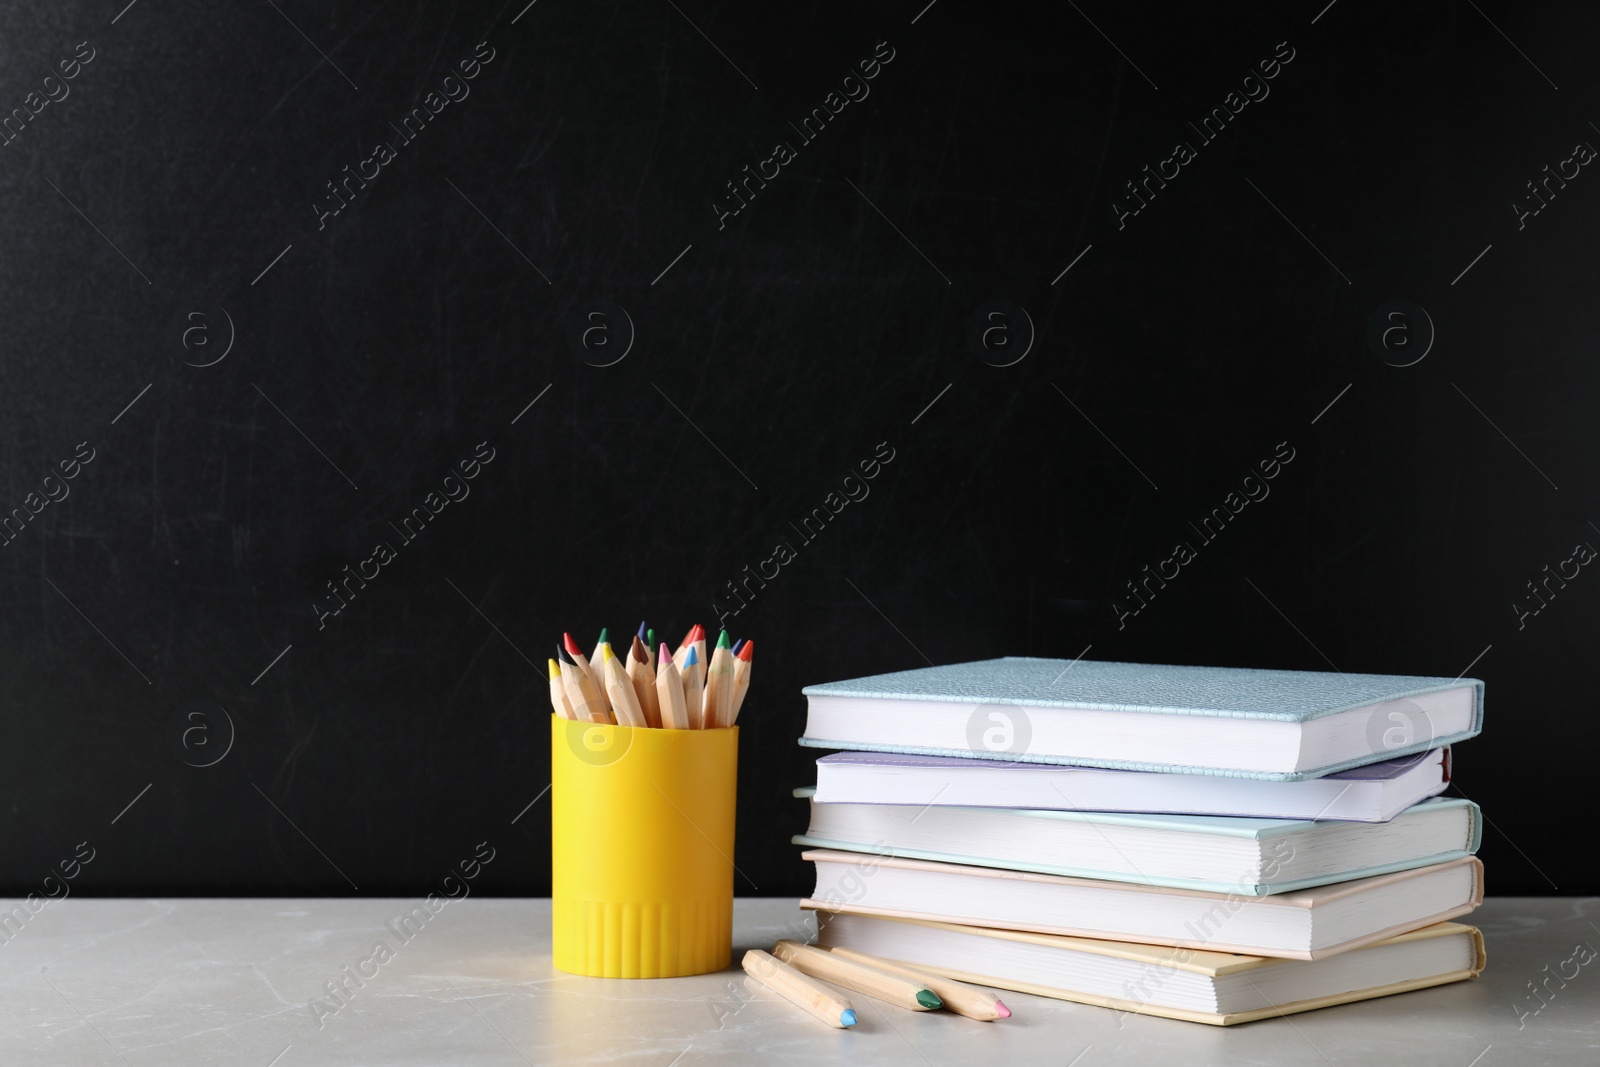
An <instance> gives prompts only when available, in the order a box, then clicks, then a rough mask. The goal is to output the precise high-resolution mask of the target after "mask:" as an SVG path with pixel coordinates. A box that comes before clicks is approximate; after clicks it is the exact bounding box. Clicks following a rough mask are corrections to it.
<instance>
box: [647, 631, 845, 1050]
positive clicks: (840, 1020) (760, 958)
mask: <svg viewBox="0 0 1600 1067" xmlns="http://www.w3.org/2000/svg"><path fill="white" fill-rule="evenodd" d="M663 647H665V646H663ZM744 970H745V973H746V974H748V975H749V976H750V977H751V978H754V979H755V980H756V981H758V982H760V983H761V984H762V985H764V986H766V987H767V988H768V989H770V990H772V991H773V992H774V993H776V994H778V995H779V996H780V997H782V998H783V999H784V1000H787V1001H789V1002H790V1003H791V1004H794V1005H796V1006H797V1007H800V1008H803V1009H804V1010H806V1011H807V1012H809V1013H811V1014H812V1015H815V1016H816V1017H817V1018H819V1019H821V1020H822V1021H823V1022H825V1023H827V1024H828V1025H829V1026H835V1027H838V1028H839V1029H841V1030H843V1029H847V1028H848V1027H851V1026H854V1025H855V1024H856V1013H855V1010H854V1009H853V1008H851V1007H850V1002H849V1001H848V1000H846V999H844V998H843V997H841V996H840V995H839V994H837V993H835V992H834V991H833V990H831V989H829V988H828V987H827V986H825V985H823V984H822V983H821V982H819V981H817V980H816V979H815V978H808V977H806V976H805V975H804V974H801V973H800V972H799V971H797V970H795V969H794V968H793V967H791V966H789V965H788V964H786V963H784V962H783V961H782V960H780V959H777V958H776V957H774V956H772V955H771V954H770V953H766V952H762V951H761V950H760V949H758V948H753V949H751V950H750V951H749V952H746V953H745V954H744Z"/></svg>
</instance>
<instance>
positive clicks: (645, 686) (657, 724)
mask: <svg viewBox="0 0 1600 1067" xmlns="http://www.w3.org/2000/svg"><path fill="white" fill-rule="evenodd" d="M628 681H630V682H632V683H633V695H634V696H635V697H636V698H638V701H639V710H640V711H643V712H644V721H645V723H646V724H647V725H649V726H652V727H654V728H655V729H658V730H659V729H660V728H661V700H660V698H659V697H658V696H657V694H656V672H655V671H653V670H651V669H650V653H648V652H646V651H645V648H644V642H643V641H640V640H639V638H638V637H637V636H636V637H634V639H633V647H632V648H630V649H629V650H628Z"/></svg>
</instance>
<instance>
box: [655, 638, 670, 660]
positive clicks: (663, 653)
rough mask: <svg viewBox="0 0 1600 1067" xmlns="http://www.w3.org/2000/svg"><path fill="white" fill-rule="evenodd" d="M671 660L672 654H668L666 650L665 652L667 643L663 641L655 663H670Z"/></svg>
mask: <svg viewBox="0 0 1600 1067" xmlns="http://www.w3.org/2000/svg"><path fill="white" fill-rule="evenodd" d="M671 662H672V656H671V655H670V654H668V652H667V643H666V642H665V641H663V642H661V655H660V656H658V657H657V658H656V663H657V664H662V663H671Z"/></svg>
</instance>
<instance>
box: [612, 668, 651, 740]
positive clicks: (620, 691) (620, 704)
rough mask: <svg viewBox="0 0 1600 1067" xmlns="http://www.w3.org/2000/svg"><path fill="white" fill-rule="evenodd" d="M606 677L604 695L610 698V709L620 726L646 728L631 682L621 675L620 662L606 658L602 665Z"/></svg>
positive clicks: (642, 711) (624, 675)
mask: <svg viewBox="0 0 1600 1067" xmlns="http://www.w3.org/2000/svg"><path fill="white" fill-rule="evenodd" d="M602 666H603V668H604V670H605V677H606V693H607V694H608V695H609V696H610V697H611V707H612V710H613V712H614V713H615V714H616V716H617V723H618V724H619V725H622V726H648V725H650V724H649V722H648V721H647V720H646V719H645V717H644V710H643V709H642V708H640V707H639V698H638V697H637V696H636V695H635V694H634V691H633V682H632V681H630V680H629V679H628V676H627V675H626V674H624V673H623V670H622V661H621V660H619V659H618V658H617V657H616V656H608V657H606V659H605V661H604V662H603V664H602Z"/></svg>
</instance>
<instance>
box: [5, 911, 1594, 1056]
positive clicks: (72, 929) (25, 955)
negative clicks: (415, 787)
mask: <svg viewBox="0 0 1600 1067" xmlns="http://www.w3.org/2000/svg"><path fill="white" fill-rule="evenodd" d="M0 906H3V907H5V908H10V907H12V906H13V905H12V904H10V903H7V904H5V905H0ZM414 909H415V910H416V913H417V914H418V915H420V916H422V918H421V919H417V920H413V923H412V926H411V927H409V928H407V930H406V931H405V932H406V933H407V935H408V939H403V938H402V937H400V936H399V935H397V934H396V932H395V929H394V928H393V927H392V926H391V923H392V922H393V920H395V919H396V918H397V917H399V916H402V915H407V914H411V913H412V912H413V910H414ZM17 914H18V913H16V912H13V913H11V918H9V919H5V920H4V921H5V925H4V926H3V927H0V938H4V939H5V940H4V943H3V944H0V1063H4V1064H7V1065H10V1064H29V1065H39V1067H47V1065H56V1064H60V1065H71V1067H92V1065H98V1064H106V1065H128V1067H144V1065H146V1064H149V1065H152V1067H153V1065H157V1064H160V1065H162V1067H183V1065H187V1064H205V1065H207V1067H211V1065H216V1064H230V1065H233V1064H237V1065H244V1067H306V1065H312V1064H341V1065H350V1064H374V1065H382V1067H410V1065H427V1067H438V1065H442V1064H452V1065H455V1064H497V1065H498V1064H505V1065H517V1064H546V1063H559V1064H563V1065H565V1064H580V1063H604V1064H639V1065H650V1067H690V1065H693V1064H720V1063H726V1064H750V1063H756V1062H759V1063H760V1064H761V1065H762V1067H774V1065H777V1064H787V1063H807V1064H809V1063H818V1062H821V1061H823V1060H824V1059H844V1060H846V1061H847V1062H857V1063H871V1064H873V1065H875V1067H876V1065H878V1064H902V1063H903V1064H917V1065H924V1067H926V1065H944V1064H951V1065H955V1064H972V1063H991V1064H993V1063H1000V1062H1010V1063H1018V1064H1024V1063H1025V1064H1034V1063H1044V1064H1056V1065H1058V1067H1068V1065H1074V1067H1100V1065H1102V1064H1145V1065H1148V1064H1151V1063H1160V1062H1168V1063H1172V1064H1177V1063H1182V1064H1185V1065H1186V1067H1187V1065H1191V1064H1204V1063H1224V1062H1226V1063H1228V1064H1230V1065H1242V1064H1273V1065H1278V1064H1298V1063H1305V1064H1361V1065H1363V1067H1370V1065H1372V1064H1379V1063H1405V1064H1408V1065H1411V1064H1443V1065H1448V1067H1499V1065H1504V1064H1542V1063H1565V1064H1594V1063H1600V963H1597V962H1589V963H1586V964H1584V965H1582V966H1580V965H1579V964H1577V963H1575V962H1569V961H1572V960H1575V959H1578V960H1582V959H1589V958H1592V957H1593V955H1594V952H1593V949H1594V948H1600V898H1549V899H1518V898H1499V899H1495V898H1491V899H1490V900H1488V901H1487V902H1486V903H1485V904H1484V905H1483V907H1482V908H1481V909H1479V910H1478V911H1477V912H1476V913H1475V914H1474V916H1473V917H1472V918H1471V920H1470V921H1472V922H1475V923H1476V924H1477V925H1479V926H1480V927H1482V929H1483V931H1484V935H1485V937H1486V939H1487V942H1488V952H1489V966H1488V970H1487V971H1486V972H1485V973H1484V975H1483V976H1482V977H1481V978H1479V979H1477V980H1476V981H1472V982H1462V983H1457V984H1455V985H1451V986H1444V987H1440V988H1436V989H1426V990H1421V991H1418V992H1414V993H1406V994H1402V995H1400V996H1394V997H1386V998H1383V999H1380V1000H1375V1001H1367V1002H1365V1003H1360V1004H1350V1005H1344V1006H1342V1007H1336V1008H1328V1009H1324V1010H1322V1011H1316V1012H1308V1013H1305V1014H1302V1015H1294V1016H1290V1017H1287V1018H1281V1019H1271V1020H1266V1021H1262V1022H1257V1023H1249V1024H1246V1025H1244V1026H1238V1027H1230V1028H1226V1029H1224V1028H1221V1027H1213V1026H1203V1025H1199V1024H1194V1023H1182V1022H1173V1021H1171V1020H1167V1019H1156V1018H1147V1017H1144V1016H1138V1015H1121V1014H1119V1013H1117V1012H1113V1011H1108V1010H1106V1009H1103V1008H1094V1007H1088V1006H1085V1005H1079V1004H1069V1003H1065V1002H1062V1001H1054V1000H1047V999H1043V998H1038V997H1031V996H1027V995H1026V994H1021V993H1007V994H1006V995H1005V999H1006V1002H1007V1003H1008V1004H1009V1005H1010V1006H1011V1007H1012V1009H1013V1011H1014V1012H1015V1014H1014V1015H1013V1017H1012V1018H1010V1019H1007V1020H1003V1021H1001V1022H996V1023H979V1022H973V1021H971V1020H968V1019H962V1018H959V1017H957V1016H953V1015H949V1014H946V1013H944V1012H908V1011H901V1010H899V1009H895V1008H889V1007H887V1006H884V1005H882V1004H879V1003H878V1002H876V1001H871V1000H867V999H866V998H864V997H855V998H854V1003H855V1005H856V1009H857V1011H858V1013H859V1014H860V1017H861V1022H860V1023H859V1025H857V1026H856V1027H855V1028H854V1029H852V1030H835V1029H830V1028H828V1027H826V1026H823V1025H822V1024H821V1023H818V1022H817V1021H816V1020H814V1019H812V1018H811V1017H810V1016H807V1015H805V1014H803V1013H802V1012H800V1011H799V1010H798V1009H796V1008H794V1007H793V1006H791V1005H790V1004H788V1003H787V1002H786V1001H783V1000H780V999H778V998H777V997H775V996H774V995H773V994H771V993H769V992H768V991H766V990H765V989H763V988H761V987H758V986H756V985H755V984H754V983H749V984H747V980H746V979H745V977H744V975H743V973H742V972H740V971H737V970H732V969H730V970H727V971H723V972H721V973H718V974H709V975H702V976H699V977H696V978H676V979H665V980H660V979H658V980H654V981H620V980H606V979H595V978H577V977H573V976H571V975H565V974H562V973H560V972H559V971H556V970H555V969H554V968H552V967H551V965H550V904H549V901H547V900H512V899H485V898H467V899H463V900H459V901H452V902H449V903H448V904H447V905H445V906H444V907H442V908H441V909H440V910H439V911H438V912H437V914H430V913H429V912H428V911H427V910H426V909H424V908H422V907H421V901H418V900H400V899H377V898H367V899H346V900H340V899H315V900H295V899H269V900H205V899H199V900H87V899H67V900H61V901H54V902H51V903H49V904H47V905H45V906H44V907H43V908H42V909H40V910H39V911H38V912H37V913H36V914H32V915H29V914H28V913H27V911H26V909H24V910H23V912H22V913H21V914H22V915H23V916H24V918H22V919H21V920H19V919H18V918H17ZM0 919H4V916H3V915H0ZM1463 921H1467V920H1463ZM810 926H811V924H810V921H809V917H808V916H807V915H806V913H803V912H801V911H800V910H799V909H798V908H797V907H796V906H795V902H794V901H793V900H772V899H767V900H762V899H747V900H740V901H738V902H737V903H736V905H735V909H734V945H735V956H734V958H735V961H737V959H738V958H739V955H740V954H742V952H743V950H744V949H745V948H751V947H770V946H771V944H772V943H773V941H775V940H777V939H778V938H780V937H795V936H797V935H803V934H804V933H805V932H806V931H807V930H808V929H809V928H810ZM379 942H384V943H386V945H387V946H388V950H387V952H386V953H384V954H379V953H375V947H376V945H377V944H378V943H379ZM1578 946H1589V947H1588V948H1587V949H1586V950H1585V951H1584V952H1583V953H1582V954H1580V955H1576V956H1575V954H1574V949H1575V947H1578ZM1575 967H1577V968H1578V971H1577V974H1576V975H1575V976H1572V977H1569V978H1567V979H1565V980H1563V978H1561V977H1560V975H1559V972H1564V973H1565V974H1567V975H1569V976H1571V975H1572V973H1573V969H1574V968H1575ZM346 968H348V970H346ZM363 976H365V977H363ZM340 981H343V982H344V987H345V989H346V990H347V991H348V992H347V993H345V994H341V998H342V999H341V1000H335V999H333V998H332V997H331V996H330V995H329V993H328V988H327V987H328V984H329V983H338V982H340ZM1540 982H1543V983H1544V984H1543V986H1542V987H1541V988H1542V990H1543V993H1542V999H1536V998H1535V995H1534V993H1533V991H1532V985H1531V983H1540ZM318 1003H320V1004H321V1010H318V1008H317V1006H316V1005H317V1004H318ZM1002 1057H1003V1060H1002V1059H1001V1058H1002Z"/></svg>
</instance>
